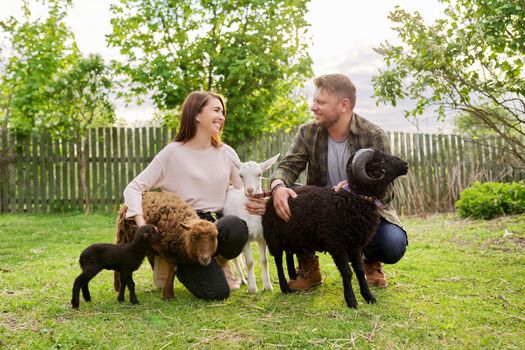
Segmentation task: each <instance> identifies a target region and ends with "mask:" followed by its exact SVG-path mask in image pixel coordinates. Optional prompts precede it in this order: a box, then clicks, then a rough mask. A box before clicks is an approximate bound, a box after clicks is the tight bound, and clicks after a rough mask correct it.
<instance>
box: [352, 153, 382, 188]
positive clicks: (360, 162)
mask: <svg viewBox="0 0 525 350" xmlns="http://www.w3.org/2000/svg"><path fill="white" fill-rule="evenodd" d="M374 153H375V151H374V150H373V149H371V148H362V149H360V150H359V151H357V152H355V154H354V159H353V160H352V172H353V173H354V176H355V177H356V178H357V179H358V180H359V181H361V182H364V183H367V184H373V183H376V182H378V181H381V179H382V177H380V178H377V179H374V178H372V177H370V176H368V174H367V173H366V170H365V167H366V164H367V163H368V162H369V161H370V160H372V158H374Z"/></svg>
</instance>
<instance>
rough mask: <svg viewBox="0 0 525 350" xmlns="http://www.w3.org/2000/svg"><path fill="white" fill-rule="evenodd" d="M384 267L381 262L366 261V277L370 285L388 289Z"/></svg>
mask: <svg viewBox="0 0 525 350" xmlns="http://www.w3.org/2000/svg"><path fill="white" fill-rule="evenodd" d="M382 267H383V264H382V263H380V262H368V261H365V275H366V281H367V282H368V285H370V286H376V287H380V288H386V286H388V283H387V282H386V277H385V274H384V273H383V270H382Z"/></svg>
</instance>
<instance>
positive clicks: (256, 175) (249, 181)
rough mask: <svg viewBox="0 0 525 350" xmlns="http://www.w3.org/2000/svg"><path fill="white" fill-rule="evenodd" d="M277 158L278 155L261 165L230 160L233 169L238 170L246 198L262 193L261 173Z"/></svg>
mask: <svg viewBox="0 0 525 350" xmlns="http://www.w3.org/2000/svg"><path fill="white" fill-rule="evenodd" d="M277 158H279V154H277V155H276V156H274V157H272V158H270V159H267V160H265V161H264V162H261V163H257V162H254V161H248V162H246V163H241V162H239V161H238V160H236V159H235V160H232V162H233V164H234V165H235V167H236V168H237V169H239V176H240V177H241V180H242V184H243V186H244V194H245V195H246V196H248V195H252V194H257V193H261V192H262V185H261V176H262V173H263V171H265V170H266V169H268V168H270V167H271V166H272V164H273V163H275V161H276V160H277Z"/></svg>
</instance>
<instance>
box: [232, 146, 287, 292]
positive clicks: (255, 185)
mask: <svg viewBox="0 0 525 350" xmlns="http://www.w3.org/2000/svg"><path fill="white" fill-rule="evenodd" d="M278 157H279V154H277V155H276V156H275V157H272V158H270V159H268V160H265V161H264V162H262V163H257V162H254V161H249V162H246V163H241V162H239V161H238V160H234V161H233V164H234V165H235V166H236V167H237V169H239V175H240V176H241V179H242V182H243V186H244V188H243V189H235V188H233V187H231V186H230V188H229V189H228V193H227V194H226V202H225V203H224V209H223V213H224V215H236V216H238V217H240V218H241V219H243V220H244V221H246V224H247V225H248V232H249V236H250V238H249V239H248V242H247V243H246V245H245V246H244V248H243V250H242V253H243V255H244V261H245V263H246V274H247V277H248V292H250V293H256V292H257V284H256V282H255V274H254V272H253V258H252V253H251V250H250V242H252V241H257V244H258V246H259V257H260V259H259V260H260V262H261V268H262V280H263V289H266V290H273V288H272V284H271V282H270V274H269V271H268V259H267V255H266V241H265V240H264V236H263V229H262V217H261V216H260V215H253V214H249V213H248V212H247V211H246V208H245V205H246V203H248V196H249V195H254V194H259V193H262V192H263V190H262V184H261V175H262V172H263V171H264V170H266V169H268V168H269V167H270V166H272V164H273V163H275V161H276V160H277V158H278ZM234 262H235V267H236V269H237V273H238V274H239V276H240V277H241V280H242V283H243V284H245V283H246V279H245V278H244V274H243V272H242V268H241V265H240V259H239V258H236V259H234Z"/></svg>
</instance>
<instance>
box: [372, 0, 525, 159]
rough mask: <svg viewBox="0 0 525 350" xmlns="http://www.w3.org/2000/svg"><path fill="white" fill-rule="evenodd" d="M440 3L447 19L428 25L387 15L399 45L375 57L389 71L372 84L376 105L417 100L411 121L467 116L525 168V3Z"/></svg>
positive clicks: (415, 16) (415, 17) (397, 12)
mask: <svg viewBox="0 0 525 350" xmlns="http://www.w3.org/2000/svg"><path fill="white" fill-rule="evenodd" d="M441 2H442V3H444V4H445V5H446V9H445V11H444V14H445V17H444V18H442V19H438V20H436V21H435V22H434V23H432V24H428V25H427V24H426V23H425V22H424V21H423V19H422V17H421V16H420V14H419V13H417V12H415V13H412V14H411V13H408V12H406V11H404V10H403V9H401V8H400V7H396V8H395V9H394V11H392V12H391V13H390V16H389V18H390V19H391V20H392V22H394V23H395V24H396V25H397V26H396V27H395V28H394V30H395V31H396V32H397V34H398V37H399V38H400V39H401V41H402V45H392V44H390V43H389V42H385V43H384V44H382V45H381V46H380V47H379V48H377V49H376V51H377V52H378V53H379V54H381V55H382V56H383V59H384V61H385V63H386V65H387V69H385V70H381V71H380V72H379V74H378V75H377V76H375V77H374V78H373V82H374V88H375V96H376V97H377V98H378V103H390V104H392V105H394V106H395V105H396V103H397V102H398V101H399V100H402V99H413V100H415V101H416V105H415V107H414V108H413V109H411V110H408V111H406V115H407V117H408V116H413V117H416V116H418V115H421V113H422V112H423V111H424V110H425V109H429V108H435V111H436V113H437V114H438V116H439V117H444V116H445V115H446V114H447V113H460V114H463V115H469V116H471V117H472V118H475V119H476V120H477V121H478V122H479V123H481V124H482V125H484V126H485V127H488V128H490V129H491V130H493V131H494V132H495V133H496V134H497V135H499V136H500V137H501V138H502V139H503V140H504V142H505V144H506V146H507V147H508V150H509V151H510V153H511V154H512V155H513V156H514V159H515V160H517V161H518V162H519V163H520V164H521V165H522V166H523V165H525V143H524V136H525V68H524V64H525V59H524V57H525V1H523V0H441Z"/></svg>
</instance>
